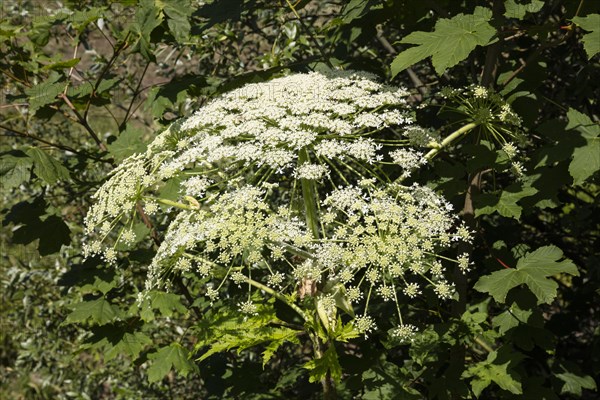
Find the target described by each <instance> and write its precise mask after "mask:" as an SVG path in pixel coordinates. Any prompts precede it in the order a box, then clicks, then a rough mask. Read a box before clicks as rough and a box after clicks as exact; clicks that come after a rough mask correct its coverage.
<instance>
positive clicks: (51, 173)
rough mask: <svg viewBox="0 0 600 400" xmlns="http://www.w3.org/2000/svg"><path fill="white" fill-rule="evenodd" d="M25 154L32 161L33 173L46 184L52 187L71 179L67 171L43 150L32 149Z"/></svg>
mask: <svg viewBox="0 0 600 400" xmlns="http://www.w3.org/2000/svg"><path fill="white" fill-rule="evenodd" d="M26 153H27V155H28V156H29V157H31V158H32V159H33V172H34V173H35V174H36V175H37V176H39V177H40V178H42V179H43V180H44V181H46V183H48V184H50V185H52V184H55V183H56V182H58V181H61V180H68V179H70V178H71V176H70V174H69V170H68V169H67V168H65V167H64V166H63V165H62V164H61V163H60V162H59V161H57V160H56V159H55V158H54V157H52V156H51V155H50V154H48V153H47V152H45V151H44V150H42V149H39V148H37V147H32V148H30V149H28V150H27V152H26Z"/></svg>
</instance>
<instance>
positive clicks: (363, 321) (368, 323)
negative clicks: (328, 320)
mask: <svg viewBox="0 0 600 400" xmlns="http://www.w3.org/2000/svg"><path fill="white" fill-rule="evenodd" d="M354 326H355V327H356V329H357V330H358V332H360V333H364V334H365V338H366V337H368V336H367V335H368V334H369V333H370V332H371V331H373V330H374V329H375V328H376V327H377V326H376V325H375V320H373V317H371V316H369V315H366V314H365V315H361V316H360V317H356V318H355V319H354Z"/></svg>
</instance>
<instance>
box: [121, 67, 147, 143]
mask: <svg viewBox="0 0 600 400" xmlns="http://www.w3.org/2000/svg"><path fill="white" fill-rule="evenodd" d="M148 67H150V61H148V62H147V63H146V66H145V67H144V70H143V71H142V76H140V80H139V81H138V84H137V86H136V87H135V90H134V91H133V96H132V98H131V102H130V103H129V107H127V111H126V112H125V117H124V118H123V122H121V124H120V125H119V130H120V131H121V130H123V129H124V127H125V125H126V124H127V121H128V120H129V118H130V115H129V114H130V113H131V108H132V107H133V103H134V102H135V99H136V98H137V96H138V95H139V94H140V93H141V91H140V87H141V86H142V81H143V80H144V76H145V75H146V72H147V71H148Z"/></svg>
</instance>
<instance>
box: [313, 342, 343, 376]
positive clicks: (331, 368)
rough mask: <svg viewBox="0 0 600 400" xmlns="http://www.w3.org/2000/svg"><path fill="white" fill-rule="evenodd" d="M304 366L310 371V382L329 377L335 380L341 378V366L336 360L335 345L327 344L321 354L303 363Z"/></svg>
mask: <svg viewBox="0 0 600 400" xmlns="http://www.w3.org/2000/svg"><path fill="white" fill-rule="evenodd" d="M304 368H306V369H308V370H309V371H310V378H309V381H310V382H319V381H320V380H322V379H328V378H329V377H331V378H332V379H333V380H334V381H335V382H339V381H340V380H341V379H342V367H341V366H340V362H339V361H338V356H337V353H336V351H335V347H333V346H329V348H328V349H327V350H325V352H324V353H323V356H321V357H318V358H315V359H313V360H310V361H309V362H307V363H306V364H304Z"/></svg>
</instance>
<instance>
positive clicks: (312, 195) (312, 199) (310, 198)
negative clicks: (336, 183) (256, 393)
mask: <svg viewBox="0 0 600 400" xmlns="http://www.w3.org/2000/svg"><path fill="white" fill-rule="evenodd" d="M307 162H310V158H309V156H308V150H307V149H306V148H304V149H302V150H300V154H298V165H302V164H304V163H307ZM300 183H301V184H302V198H303V199H304V208H305V211H306V224H307V225H308V226H309V227H310V230H311V232H312V234H313V238H314V239H319V236H320V234H319V218H318V212H317V201H319V198H318V196H317V191H316V188H315V183H314V181H311V180H309V179H300ZM314 300H315V309H316V308H317V299H316V298H315V299H314ZM316 323H319V321H318V319H317V321H316ZM310 338H311V341H312V342H313V349H314V352H315V358H321V357H323V350H322V347H321V346H323V345H324V346H327V345H328V344H327V343H322V342H321V339H319V336H318V335H317V334H316V333H314V332H313V333H312V334H311V335H310ZM321 385H322V386H323V399H325V400H334V399H336V398H337V393H336V390H335V386H334V385H333V382H332V380H331V375H330V373H329V372H328V373H327V376H326V377H325V378H323V379H321Z"/></svg>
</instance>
